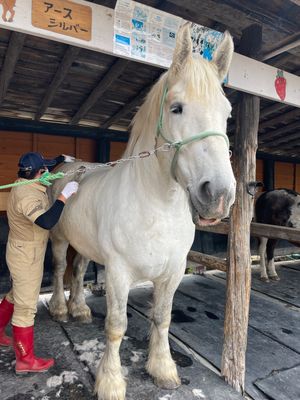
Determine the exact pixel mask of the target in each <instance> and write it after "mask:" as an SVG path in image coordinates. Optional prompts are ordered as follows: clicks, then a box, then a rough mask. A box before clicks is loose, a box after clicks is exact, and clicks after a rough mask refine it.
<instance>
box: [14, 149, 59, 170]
mask: <svg viewBox="0 0 300 400" xmlns="http://www.w3.org/2000/svg"><path fill="white" fill-rule="evenodd" d="M55 164H56V160H46V159H45V158H43V156H42V155H41V154H40V153H34V152H30V153H25V154H23V155H22V156H21V158H20V160H19V164H18V166H19V168H20V170H21V171H32V170H39V169H41V168H43V167H51V166H53V165H55Z"/></svg>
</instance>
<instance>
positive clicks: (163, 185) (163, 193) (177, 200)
mask: <svg viewBox="0 0 300 400" xmlns="http://www.w3.org/2000/svg"><path fill="white" fill-rule="evenodd" d="M154 147H157V144H156V143H155V142H154V141H153V140H152V141H151V140H141V141H138V143H137V144H136V146H135V149H134V154H139V153H141V152H143V151H149V150H152V149H153V148H154ZM172 156H173V154H172V155H171V154H169V153H165V152H163V153H158V154H152V155H151V156H149V157H147V158H145V159H137V160H136V161H135V162H134V167H133V168H131V169H130V171H131V173H132V176H131V178H130V179H131V180H132V181H133V182H135V184H136V185H137V188H136V189H137V190H138V191H140V192H141V193H143V194H144V196H145V201H149V202H153V201H155V202H161V203H164V204H165V205H168V206H170V207H174V205H175V204H176V207H180V206H181V205H182V206H183V207H186V204H184V203H185V202H187V198H186V194H185V193H184V191H183V189H182V188H181V186H180V185H179V184H178V183H177V182H176V181H175V180H174V179H173V178H172V176H171V160H172Z"/></svg>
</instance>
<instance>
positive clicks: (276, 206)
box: [255, 189, 300, 282]
mask: <svg viewBox="0 0 300 400" xmlns="http://www.w3.org/2000/svg"><path fill="white" fill-rule="evenodd" d="M255 215H256V221H257V222H260V223H262V224H271V225H279V226H287V227H290V228H297V229H299V228H300V194H299V193H297V192H294V191H293V190H289V189H277V190H270V191H268V192H264V193H263V194H262V195H261V196H260V197H259V198H258V199H257V201H256V204H255ZM277 241H278V240H277V239H268V238H265V237H262V238H260V244H259V254H260V268H261V269H260V279H261V280H263V281H266V282H268V281H269V279H272V280H276V281H277V280H279V277H278V275H277V273H276V270H275V264H274V249H275V246H276V243H277ZM294 244H296V245H298V246H300V243H294ZM266 252H267V267H266V264H265V254H266Z"/></svg>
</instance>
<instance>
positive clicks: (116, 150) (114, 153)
mask: <svg viewBox="0 0 300 400" xmlns="http://www.w3.org/2000/svg"><path fill="white" fill-rule="evenodd" d="M126 146H127V143H123V142H111V143H110V157H109V159H110V161H116V160H118V159H120V158H122V156H123V153H124V151H125V149H126Z"/></svg>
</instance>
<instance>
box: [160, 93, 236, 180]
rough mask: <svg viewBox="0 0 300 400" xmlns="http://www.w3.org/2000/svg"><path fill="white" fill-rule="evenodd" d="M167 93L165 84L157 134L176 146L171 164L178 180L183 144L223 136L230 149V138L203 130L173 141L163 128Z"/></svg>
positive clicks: (220, 133)
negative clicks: (178, 162) (178, 163)
mask: <svg viewBox="0 0 300 400" xmlns="http://www.w3.org/2000/svg"><path fill="white" fill-rule="evenodd" d="M167 93H168V89H167V86H165V88H164V92H163V95H162V98H161V102H160V110H159V119H158V123H157V133H156V136H157V137H158V136H159V135H160V136H161V137H162V138H163V139H164V141H165V142H167V143H169V144H170V145H171V146H172V147H174V148H175V154H174V157H173V159H172V164H171V174H172V176H173V178H174V179H175V180H177V179H176V176H175V168H176V165H177V161H178V156H179V150H180V149H181V147H182V146H184V145H186V144H188V143H192V142H196V141H197V140H202V139H205V138H206V137H209V136H222V137H223V138H224V139H225V141H226V144H227V147H228V149H229V140H228V137H227V135H226V134H225V133H222V132H216V131H203V132H200V133H198V135H194V136H191V137H189V138H187V139H183V140H181V141H178V142H173V141H172V140H170V139H168V138H167V137H166V136H165V134H164V130H163V112H164V103H165V100H166V96H167Z"/></svg>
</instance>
